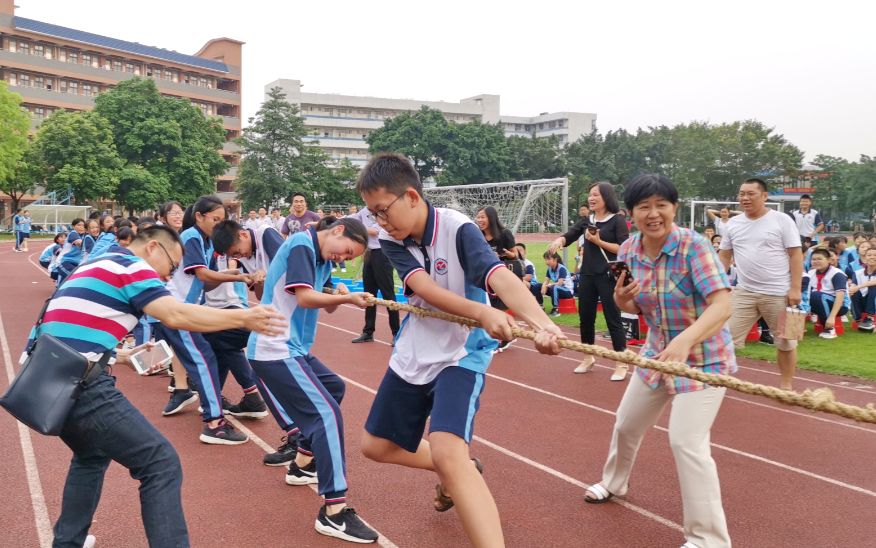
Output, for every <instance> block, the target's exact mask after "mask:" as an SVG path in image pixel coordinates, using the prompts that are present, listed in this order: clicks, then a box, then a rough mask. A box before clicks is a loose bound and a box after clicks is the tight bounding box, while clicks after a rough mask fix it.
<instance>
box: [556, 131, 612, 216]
mask: <svg viewBox="0 0 876 548" xmlns="http://www.w3.org/2000/svg"><path fill="white" fill-rule="evenodd" d="M563 157H564V163H565V165H566V169H567V172H568V175H569V206H570V207H571V208H572V209H577V208H578V206H579V205H581V204H583V203H585V201H586V199H587V188H588V187H589V186H590V185H591V184H592V183H593V182H595V181H603V180H609V179H611V177H612V176H613V174H614V173H615V169H614V163H613V162H614V159H613V157H611V156H609V155H608V154H607V151H606V147H605V138H604V137H603V136H602V134H600V133H599V132H598V131H597V130H596V128H593V131H591V132H590V133H589V134H587V135H582V136H581V137H580V138H579V139H578V140H577V141H575V142H573V143H570V144H569V145H567V146H566V148H565V149H564V150H563Z"/></svg>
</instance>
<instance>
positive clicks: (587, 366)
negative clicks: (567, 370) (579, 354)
mask: <svg viewBox="0 0 876 548" xmlns="http://www.w3.org/2000/svg"><path fill="white" fill-rule="evenodd" d="M595 363H596V358H595V357H594V356H587V357H586V358H584V359H583V360H581V363H580V364H578V367H576V368H575V370H574V371H572V373H587V372H589V371H590V370H591V369H593V364H595Z"/></svg>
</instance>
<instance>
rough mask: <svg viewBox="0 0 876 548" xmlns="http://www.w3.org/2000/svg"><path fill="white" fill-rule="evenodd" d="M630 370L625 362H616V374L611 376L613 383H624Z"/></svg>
mask: <svg viewBox="0 0 876 548" xmlns="http://www.w3.org/2000/svg"><path fill="white" fill-rule="evenodd" d="M629 370H630V368H629V366H628V365H627V364H625V363H623V362H615V364H614V373H612V374H611V380H613V381H622V380H624V379H626V378H627V372H628V371H629Z"/></svg>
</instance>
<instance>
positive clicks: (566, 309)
mask: <svg viewBox="0 0 876 548" xmlns="http://www.w3.org/2000/svg"><path fill="white" fill-rule="evenodd" d="M557 310H558V311H559V313H560V314H577V313H578V304H577V303H576V302H575V299H574V298H571V299H560V306H559V307H557Z"/></svg>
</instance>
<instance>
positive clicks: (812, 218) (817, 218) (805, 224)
mask: <svg viewBox="0 0 876 548" xmlns="http://www.w3.org/2000/svg"><path fill="white" fill-rule="evenodd" d="M788 215H790V216H791V218H792V219H794V222H795V223H797V231H798V232H799V233H800V236H809V237H810V238H812V242H813V243H815V242H817V241H818V233H819V232H824V221H823V220H822V219H821V213H819V212H818V210H815V209H812V196H810V195H808V194H804V195H803V196H800V208H799V209H795V210H794V211H792V212H790V213H789V214H788Z"/></svg>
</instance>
